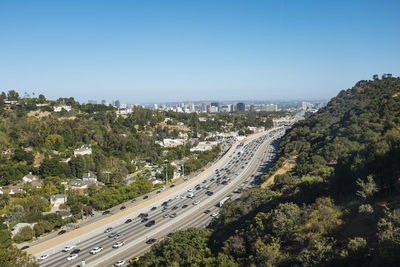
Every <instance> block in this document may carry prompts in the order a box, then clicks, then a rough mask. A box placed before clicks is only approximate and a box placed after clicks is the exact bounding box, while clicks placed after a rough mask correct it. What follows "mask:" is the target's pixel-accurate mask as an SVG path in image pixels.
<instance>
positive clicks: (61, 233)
mask: <svg viewBox="0 0 400 267" xmlns="http://www.w3.org/2000/svg"><path fill="white" fill-rule="evenodd" d="M66 232H67V231H65V230H61V231H60V232H58V235H63V234H65V233H66Z"/></svg>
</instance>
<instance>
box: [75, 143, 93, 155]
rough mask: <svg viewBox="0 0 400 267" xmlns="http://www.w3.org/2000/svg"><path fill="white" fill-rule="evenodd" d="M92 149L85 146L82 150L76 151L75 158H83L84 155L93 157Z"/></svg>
mask: <svg viewBox="0 0 400 267" xmlns="http://www.w3.org/2000/svg"><path fill="white" fill-rule="evenodd" d="M91 154H92V148H91V147H90V145H83V146H81V147H80V148H77V149H75V150H74V156H75V157H76V156H83V155H91Z"/></svg>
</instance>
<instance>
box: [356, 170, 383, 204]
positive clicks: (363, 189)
mask: <svg viewBox="0 0 400 267" xmlns="http://www.w3.org/2000/svg"><path fill="white" fill-rule="evenodd" d="M357 185H358V186H359V187H360V190H358V191H357V193H356V194H357V196H359V197H361V198H362V199H363V200H364V201H366V200H368V199H371V198H372V197H373V196H374V194H375V193H376V192H378V187H377V186H376V184H375V181H374V178H373V177H372V175H368V176H367V181H366V182H364V181H362V180H361V179H358V180H357Z"/></svg>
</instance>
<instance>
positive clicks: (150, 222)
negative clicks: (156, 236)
mask: <svg viewBox="0 0 400 267" xmlns="http://www.w3.org/2000/svg"><path fill="white" fill-rule="evenodd" d="M154 224H156V221H155V220H151V221H149V222H147V223H146V224H145V225H144V226H146V227H150V226H153V225H154Z"/></svg>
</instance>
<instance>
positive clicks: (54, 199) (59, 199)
mask: <svg viewBox="0 0 400 267" xmlns="http://www.w3.org/2000/svg"><path fill="white" fill-rule="evenodd" d="M65 202H67V195H66V194H56V195H52V196H51V197H50V203H51V204H53V205H54V206H56V205H57V206H59V205H61V204H65Z"/></svg>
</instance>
